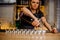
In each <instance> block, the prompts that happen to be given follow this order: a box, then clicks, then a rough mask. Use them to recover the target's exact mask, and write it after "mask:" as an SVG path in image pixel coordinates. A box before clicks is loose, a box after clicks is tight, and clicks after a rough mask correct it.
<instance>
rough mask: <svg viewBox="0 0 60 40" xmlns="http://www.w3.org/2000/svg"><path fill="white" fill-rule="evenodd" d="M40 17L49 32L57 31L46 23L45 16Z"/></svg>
mask: <svg viewBox="0 0 60 40" xmlns="http://www.w3.org/2000/svg"><path fill="white" fill-rule="evenodd" d="M41 19H42V22H43V23H44V24H45V25H46V27H47V28H48V29H49V30H50V32H53V33H57V32H58V31H57V29H56V28H53V29H52V27H51V25H50V24H48V23H47V21H46V18H45V17H42V18H41Z"/></svg>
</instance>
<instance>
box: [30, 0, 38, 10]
mask: <svg viewBox="0 0 60 40" xmlns="http://www.w3.org/2000/svg"><path fill="white" fill-rule="evenodd" d="M38 6H39V0H31V8H32V9H33V10H36V9H37V8H38Z"/></svg>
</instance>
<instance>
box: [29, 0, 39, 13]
mask: <svg viewBox="0 0 60 40" xmlns="http://www.w3.org/2000/svg"><path fill="white" fill-rule="evenodd" d="M31 1H32V0H29V7H30V5H31ZM36 11H37V12H38V11H40V0H39V5H38V8H37V10H36Z"/></svg>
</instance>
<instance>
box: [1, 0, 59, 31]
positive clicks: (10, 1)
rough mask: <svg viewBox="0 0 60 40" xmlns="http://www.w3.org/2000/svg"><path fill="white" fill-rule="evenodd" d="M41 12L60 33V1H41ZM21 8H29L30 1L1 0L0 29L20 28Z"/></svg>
mask: <svg viewBox="0 0 60 40" xmlns="http://www.w3.org/2000/svg"><path fill="white" fill-rule="evenodd" d="M40 4H41V5H40V8H41V11H42V12H43V14H44V16H45V17H46V19H47V21H48V23H49V24H51V25H52V27H56V28H57V29H58V31H59V32H60V18H59V17H60V0H41V3H40ZM21 6H26V7H27V6H29V0H0V29H1V30H5V29H16V28H17V27H19V25H20V23H19V14H20V11H21V10H20V8H21Z"/></svg>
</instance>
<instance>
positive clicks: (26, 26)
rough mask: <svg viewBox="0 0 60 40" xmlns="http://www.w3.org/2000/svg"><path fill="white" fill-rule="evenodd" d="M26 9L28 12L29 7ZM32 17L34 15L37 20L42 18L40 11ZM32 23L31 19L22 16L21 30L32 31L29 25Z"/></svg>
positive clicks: (31, 26)
mask: <svg viewBox="0 0 60 40" xmlns="http://www.w3.org/2000/svg"><path fill="white" fill-rule="evenodd" d="M27 8H28V9H29V10H30V8H29V7H27ZM30 11H31V10H30ZM33 15H35V17H37V18H41V17H43V16H44V15H43V13H42V12H41V11H38V13H37V12H36V13H35V14H33ZM32 21H33V19H32V18H31V17H29V16H26V15H24V14H23V15H22V17H21V28H22V29H33V28H34V27H33V25H32V24H31V22H32Z"/></svg>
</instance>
